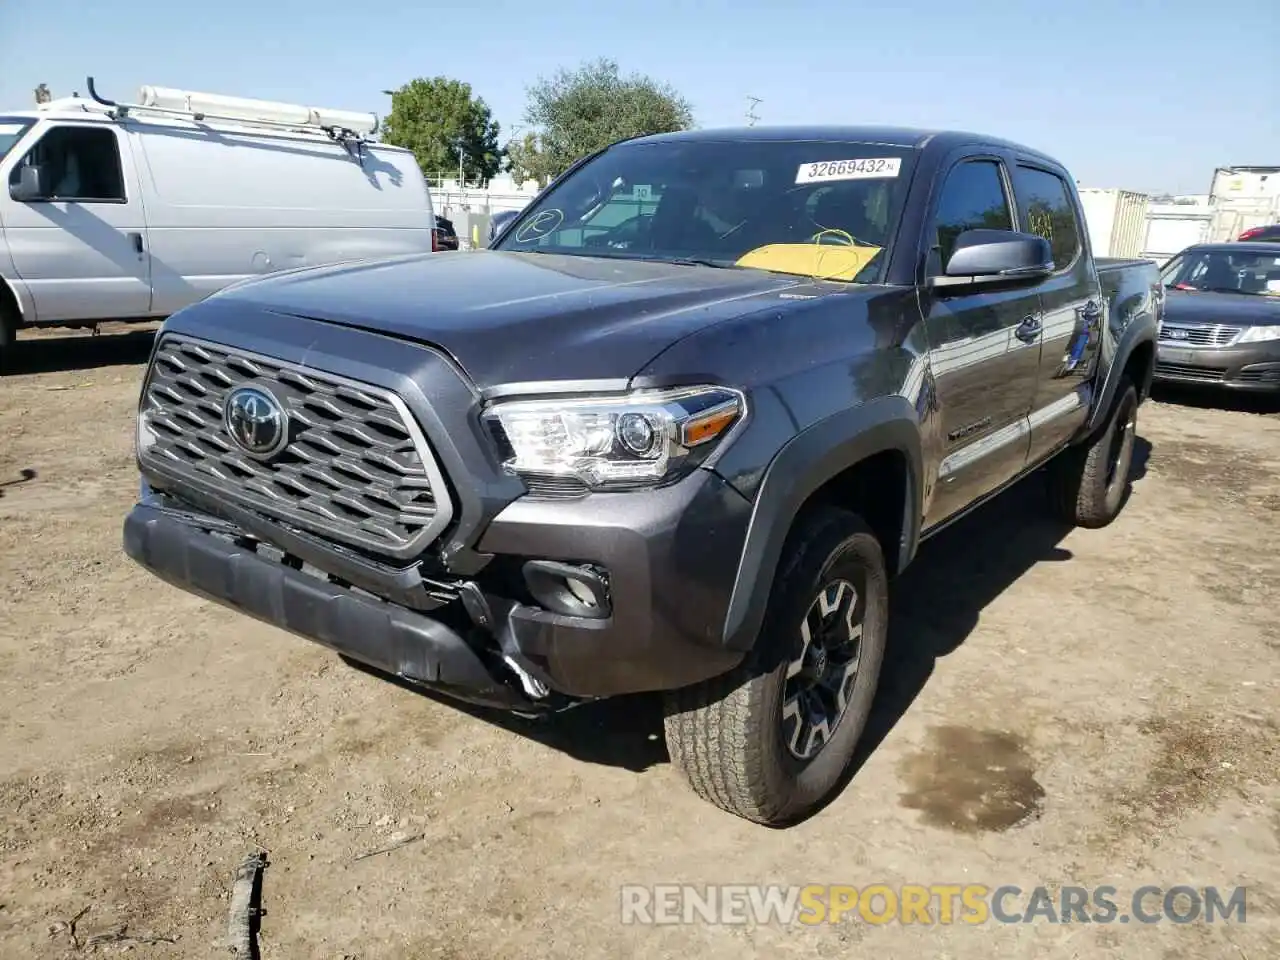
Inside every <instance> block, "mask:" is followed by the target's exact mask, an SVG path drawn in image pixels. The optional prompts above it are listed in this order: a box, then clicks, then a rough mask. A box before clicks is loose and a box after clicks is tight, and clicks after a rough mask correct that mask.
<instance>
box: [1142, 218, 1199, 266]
mask: <svg viewBox="0 0 1280 960" xmlns="http://www.w3.org/2000/svg"><path fill="white" fill-rule="evenodd" d="M1213 220H1214V208H1213V207H1211V206H1208V205H1207V204H1192V203H1153V204H1150V205H1149V206H1148V207H1147V216H1146V233H1145V236H1144V238H1143V242H1142V257H1143V258H1144V259H1147V260H1155V261H1156V262H1157V263H1164V262H1165V261H1166V260H1168V259H1169V258H1170V257H1172V256H1173V255H1174V254H1175V253H1178V252H1180V251H1182V250H1185V249H1186V248H1187V247H1189V246H1191V245H1192V244H1196V243H1204V242H1205V241H1206V240H1208V239H1209V235H1210V230H1211V228H1212V225H1213Z"/></svg>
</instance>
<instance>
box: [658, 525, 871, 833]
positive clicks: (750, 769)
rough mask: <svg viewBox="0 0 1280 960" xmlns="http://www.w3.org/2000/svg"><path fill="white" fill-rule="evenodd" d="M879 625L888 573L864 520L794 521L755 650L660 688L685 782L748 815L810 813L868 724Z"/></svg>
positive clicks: (769, 820) (771, 819) (771, 818)
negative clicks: (730, 664) (681, 684)
mask: <svg viewBox="0 0 1280 960" xmlns="http://www.w3.org/2000/svg"><path fill="white" fill-rule="evenodd" d="M887 627H888V578H887V576H886V574H885V566H884V557H883V555H882V553H881V549H880V544H879V542H878V541H877V540H876V538H875V535H874V534H873V533H872V532H871V530H870V528H869V527H868V526H867V525H866V524H865V523H864V522H863V521H862V520H861V518H859V517H857V516H856V515H854V514H852V513H849V512H846V511H843V510H837V509H830V508H827V509H822V510H820V511H816V512H815V513H813V514H811V515H810V516H808V517H806V518H805V519H804V520H802V521H801V522H800V523H799V524H798V525H797V527H796V529H795V530H793V531H792V533H791V535H790V537H789V538H788V542H787V547H786V548H785V550H784V554H783V557H782V562H781V564H780V565H779V571H778V574H777V577H776V578H775V581H774V584H773V588H772V590H771V592H770V595H769V606H768V608H767V610H766V613H765V620H764V627H763V629H762V630H761V634H760V637H759V639H758V641H757V643H756V650H755V651H754V652H753V654H752V655H751V656H750V657H748V659H747V661H746V662H744V664H743V665H742V666H740V667H738V668H737V669H736V670H734V671H732V672H730V673H729V674H727V675H725V676H723V677H717V678H715V679H713V680H710V681H708V682H706V683H703V684H698V685H696V686H693V687H689V688H686V689H683V690H678V691H676V692H674V693H672V694H670V695H669V696H668V698H667V701H668V702H667V715H666V738H667V748H668V750H669V752H670V754H671V759H672V761H673V762H674V763H675V765H676V766H677V767H679V768H680V770H681V771H682V772H683V773H684V775H685V777H686V779H687V780H688V781H689V784H690V786H691V787H692V788H693V790H694V792H695V793H697V794H698V795H699V796H701V797H702V798H703V799H705V800H707V801H709V802H711V803H713V804H715V805H716V806H718V807H720V808H721V809H723V810H726V811H728V812H729V813H733V814H736V815H737V816H740V817H743V818H745V819H748V820H752V821H755V822H757V823H764V824H771V825H776V824H782V823H786V822H788V821H793V820H795V819H798V818H800V817H802V816H804V815H805V814H807V813H810V812H812V811H813V810H814V809H815V808H816V807H817V806H819V805H820V804H821V803H822V802H823V801H824V800H826V799H827V797H828V796H830V794H831V793H832V791H833V790H834V789H835V788H836V787H837V786H838V784H839V782H840V780H841V777H842V775H843V774H844V773H845V771H846V770H847V768H848V766H849V762H850V760H851V759H852V758H853V754H854V750H855V748H856V747H857V744H858V740H859V738H860V737H861V735H862V731H863V728H864V727H865V726H866V722H867V716H868V714H869V713H870V710H871V702H872V700H873V698H874V696H875V691H876V685H877V683H878V680H879V675H880V665H881V662H882V660H883V658H884V647H885V637H886V634H887Z"/></svg>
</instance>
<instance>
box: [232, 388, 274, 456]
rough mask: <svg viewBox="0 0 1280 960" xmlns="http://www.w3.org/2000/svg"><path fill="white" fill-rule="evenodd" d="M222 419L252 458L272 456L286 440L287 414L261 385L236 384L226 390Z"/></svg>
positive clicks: (237, 444) (237, 441)
mask: <svg viewBox="0 0 1280 960" xmlns="http://www.w3.org/2000/svg"><path fill="white" fill-rule="evenodd" d="M222 422H223V425H224V426H225V427H226V428H227V434H228V435H229V436H230V437H231V439H232V440H234V441H235V444H236V446H238V447H239V448H240V449H241V450H243V451H244V452H245V453H247V454H249V455H250V456H253V457H258V458H260V459H267V458H268V457H273V456H275V455H276V454H277V453H279V452H280V451H281V450H283V449H284V448H285V446H286V444H288V442H289V418H288V415H287V414H286V413H285V412H284V407H283V406H282V405H281V403H280V401H279V400H277V399H276V398H275V397H273V396H272V395H271V394H270V393H269V392H268V391H267V390H264V389H263V388H262V387H252V386H244V387H236V388H235V389H234V390H232V391H231V392H230V393H228V394H227V399H226V401H225V402H224V403H223V405H222Z"/></svg>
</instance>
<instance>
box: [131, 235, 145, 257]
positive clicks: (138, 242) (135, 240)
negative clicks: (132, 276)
mask: <svg viewBox="0 0 1280 960" xmlns="http://www.w3.org/2000/svg"><path fill="white" fill-rule="evenodd" d="M129 241H130V242H131V243H132V244H133V252H134V253H138V254H140V253H142V234H140V233H130V234H129Z"/></svg>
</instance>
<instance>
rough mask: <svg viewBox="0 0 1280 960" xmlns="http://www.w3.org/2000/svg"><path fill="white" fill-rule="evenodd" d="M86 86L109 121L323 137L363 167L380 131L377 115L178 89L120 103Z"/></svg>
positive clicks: (149, 90) (149, 91)
mask: <svg viewBox="0 0 1280 960" xmlns="http://www.w3.org/2000/svg"><path fill="white" fill-rule="evenodd" d="M85 84H86V86H87V87H88V89H89V96H90V97H91V98H92V99H93V100H94V101H95V102H96V103H98V104H101V105H102V106H104V107H106V108H107V112H108V115H110V116H112V117H115V118H120V119H123V118H124V117H126V116H128V115H129V114H131V113H154V114H159V115H161V116H168V117H176V118H180V119H184V120H193V121H195V122H196V123H205V122H207V121H215V122H222V123H229V124H235V125H236V126H245V127H261V128H264V129H273V130H280V131H290V132H294V133H324V134H325V135H327V136H328V137H329V139H331V140H334V141H336V142H338V143H341V144H342V145H343V146H344V147H346V148H347V152H348V153H350V154H351V157H352V159H353V160H356V161H357V162H358V163H363V161H364V146H365V144H366V143H368V137H370V136H372V135H373V134H374V133H375V132H376V131H377V129H378V115H377V114H375V113H359V112H356V111H352V110H334V109H330V108H328V107H307V106H302V105H300V104H293V103H277V102H274V101H271V100H257V99H253V98H250V97H229V96H226V95H224V94H218V93H200V92H197V91H194V90H178V89H175V88H173V87H156V86H144V87H142V89H141V90H140V91H139V94H138V100H139V102H138V103H119V102H117V101H115V100H108V99H107V98H106V97H103V96H101V95H100V94H99V93H98V91H97V88H96V87H95V86H94V82H93V77H88V78H87V79H86V80H85Z"/></svg>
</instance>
